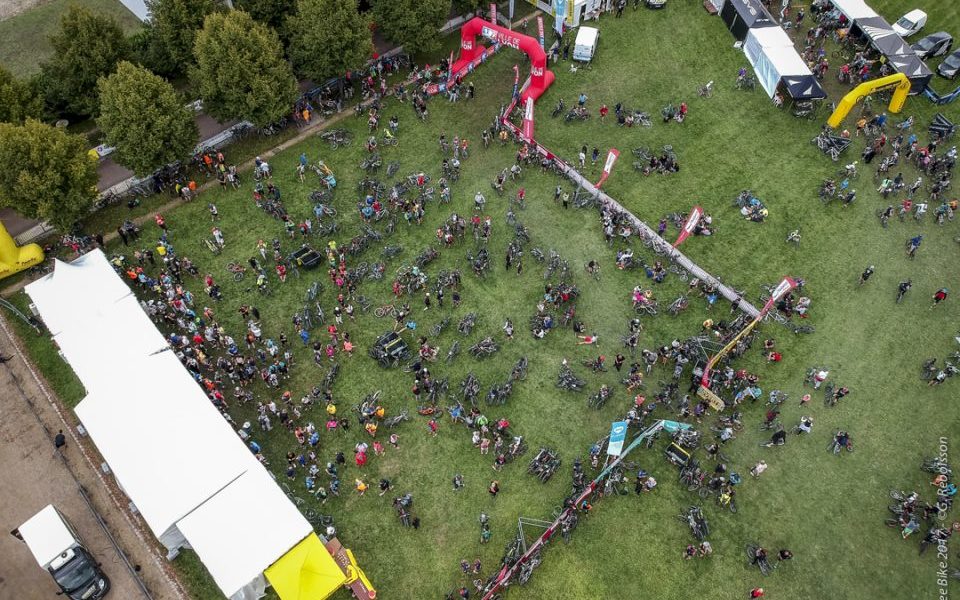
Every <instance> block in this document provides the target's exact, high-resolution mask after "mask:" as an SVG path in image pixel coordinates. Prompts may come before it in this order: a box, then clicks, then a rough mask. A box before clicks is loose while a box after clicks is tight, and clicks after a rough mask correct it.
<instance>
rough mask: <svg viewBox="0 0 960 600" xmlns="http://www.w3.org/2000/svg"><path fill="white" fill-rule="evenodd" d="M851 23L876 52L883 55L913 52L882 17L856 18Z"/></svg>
mask: <svg viewBox="0 0 960 600" xmlns="http://www.w3.org/2000/svg"><path fill="white" fill-rule="evenodd" d="M853 24H854V30H855V32H856V30H859V31H860V33H861V34H862V35H864V36H866V37H867V39H868V40H870V44H871V45H872V46H873V47H874V48H876V49H877V52H879V53H880V54H883V55H884V56H896V55H898V54H913V53H914V52H913V50H911V49H910V46H909V45H908V44H907V43H906V42H905V41H903V38H902V37H900V35H899V34H898V33H897V32H896V31H894V30H893V28H892V27H891V26H890V24H889V23H887V22H886V20H884V19H883V17H868V18H866V19H857V20H856V21H854V22H853Z"/></svg>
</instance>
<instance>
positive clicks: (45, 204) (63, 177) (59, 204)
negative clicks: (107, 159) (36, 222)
mask: <svg viewBox="0 0 960 600" xmlns="http://www.w3.org/2000/svg"><path fill="white" fill-rule="evenodd" d="M0 161H2V164H3V169H0V206H7V207H10V208H12V209H14V210H16V211H17V212H18V213H20V214H21V215H23V216H24V217H27V218H29V219H40V220H44V221H48V222H50V223H51V224H52V225H54V226H55V227H57V228H58V229H59V230H60V231H69V230H70V229H71V228H72V227H73V225H74V223H76V222H77V221H78V220H79V219H80V218H81V217H83V216H84V215H85V214H87V213H88V212H89V211H90V207H91V206H93V200H94V198H96V195H97V161H96V159H94V158H92V157H91V156H90V155H89V154H88V153H87V141H86V139H85V138H83V137H82V136H78V135H71V134H68V133H67V132H66V131H65V130H64V129H62V128H58V127H51V126H50V125H45V124H43V123H41V122H40V121H35V120H33V119H27V121H26V123H24V124H23V125H14V124H12V123H0Z"/></svg>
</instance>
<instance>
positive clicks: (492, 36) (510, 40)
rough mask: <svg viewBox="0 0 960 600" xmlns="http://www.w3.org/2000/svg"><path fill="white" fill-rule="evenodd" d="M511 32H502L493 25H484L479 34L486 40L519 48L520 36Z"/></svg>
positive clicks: (515, 48)
mask: <svg viewBox="0 0 960 600" xmlns="http://www.w3.org/2000/svg"><path fill="white" fill-rule="evenodd" d="M511 33H512V32H503V31H500V30H498V29H494V28H493V27H484V28H483V29H482V30H481V35H483V37H485V38H487V39H488V40H490V41H492V42H495V43H497V44H501V45H504V46H510V47H511V48H513V49H514V50H519V49H520V38H519V37H518V36H516V35H511Z"/></svg>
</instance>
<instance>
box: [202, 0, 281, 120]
mask: <svg viewBox="0 0 960 600" xmlns="http://www.w3.org/2000/svg"><path fill="white" fill-rule="evenodd" d="M193 52H194V58H195V59H196V66H195V67H194V68H193V69H191V79H192V80H193V82H194V85H195V86H196V88H197V89H198V90H199V91H200V97H201V98H202V99H203V107H204V110H205V111H206V112H207V114H210V115H212V116H214V117H216V118H218V119H220V120H221V121H226V120H230V119H246V120H248V121H250V122H252V123H254V124H255V125H257V126H263V125H267V124H269V123H273V122H275V121H277V120H279V119H281V118H282V117H284V116H286V115H287V114H288V113H289V112H290V111H291V109H292V107H293V103H294V102H295V101H296V99H297V96H298V95H299V88H298V87H297V80H296V78H295V77H294V76H293V69H292V68H291V67H290V63H289V62H287V61H286V59H284V57H283V46H282V45H281V44H280V39H279V38H278V37H277V33H276V32H275V31H273V30H272V29H270V28H269V27H267V26H266V25H263V24H262V23H258V22H256V21H254V20H253V18H252V17H251V16H250V14H249V13H246V12H244V11H242V10H234V11H231V12H229V13H214V14H211V15H209V16H208V17H207V19H206V22H205V23H204V25H203V29H202V30H201V31H200V32H199V33H197V38H196V41H195V43H194V48H193Z"/></svg>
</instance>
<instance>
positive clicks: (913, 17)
mask: <svg viewBox="0 0 960 600" xmlns="http://www.w3.org/2000/svg"><path fill="white" fill-rule="evenodd" d="M926 24H927V13H925V12H923V11H922V10H920V9H919V8H915V9H913V10H911V11H910V12H908V13H907V14H905V15H903V16H902V17H900V20H899V21H897V22H896V23H894V24H893V30H894V31H895V32H896V33H897V35H899V36H900V37H910V36H911V35H913V34H915V33H917V32H918V31H920V30H921V29H923V26H924V25H926Z"/></svg>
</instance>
